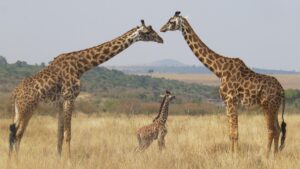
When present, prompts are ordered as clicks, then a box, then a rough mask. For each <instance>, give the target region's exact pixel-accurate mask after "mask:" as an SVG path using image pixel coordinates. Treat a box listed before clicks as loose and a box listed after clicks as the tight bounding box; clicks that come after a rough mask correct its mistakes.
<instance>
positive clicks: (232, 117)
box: [226, 104, 238, 153]
mask: <svg viewBox="0 0 300 169" xmlns="http://www.w3.org/2000/svg"><path fill="white" fill-rule="evenodd" d="M226 109H227V117H228V122H229V138H230V141H231V152H232V153H234V152H237V151H238V115H237V110H236V109H237V106H236V105H235V104H228V105H227V107H226Z"/></svg>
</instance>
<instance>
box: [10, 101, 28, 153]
mask: <svg viewBox="0 0 300 169" xmlns="http://www.w3.org/2000/svg"><path fill="white" fill-rule="evenodd" d="M33 108H34V105H32V104H29V103H28V104H27V106H24V107H23V106H15V118H14V123H13V124H11V125H10V135H9V156H10V155H11V153H12V151H13V150H15V152H16V155H18V152H19V149H20V143H21V140H22V137H23V134H24V132H25V130H26V127H27V125H28V122H29V120H30V118H31V116H32V112H33Z"/></svg>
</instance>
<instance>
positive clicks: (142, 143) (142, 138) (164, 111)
mask: <svg viewBox="0 0 300 169" xmlns="http://www.w3.org/2000/svg"><path fill="white" fill-rule="evenodd" d="M173 99H175V96H174V95H172V94H171V92H169V91H166V94H165V95H164V99H163V101H162V103H161V107H160V111H159V112H158V116H157V117H156V118H155V119H154V120H153V123H152V124H149V125H146V126H143V127H142V128H140V129H138V131H137V139H138V142H139V145H138V146H137V147H136V149H135V151H136V152H143V151H144V150H146V149H147V148H148V147H149V146H150V144H151V143H152V142H153V140H156V139H158V148H159V150H162V149H163V148H165V136H166V135H167V127H166V122H167V119H168V114H169V103H170V102H171V101H172V100H173Z"/></svg>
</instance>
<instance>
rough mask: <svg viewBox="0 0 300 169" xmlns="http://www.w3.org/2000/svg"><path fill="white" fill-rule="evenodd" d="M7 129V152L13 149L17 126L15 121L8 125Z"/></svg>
mask: <svg viewBox="0 0 300 169" xmlns="http://www.w3.org/2000/svg"><path fill="white" fill-rule="evenodd" d="M9 131H10V133H9V152H11V151H12V150H13V146H14V144H15V141H16V134H17V128H16V124H15V123H13V124H11V125H9Z"/></svg>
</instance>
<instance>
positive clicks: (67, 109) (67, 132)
mask: <svg viewBox="0 0 300 169" xmlns="http://www.w3.org/2000/svg"><path fill="white" fill-rule="evenodd" d="M73 107H74V100H66V101H64V105H63V110H64V139H65V143H66V146H65V147H66V148H65V153H66V157H67V158H68V159H71V145H70V144H71V143H70V142H71V119H72V111H73Z"/></svg>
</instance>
